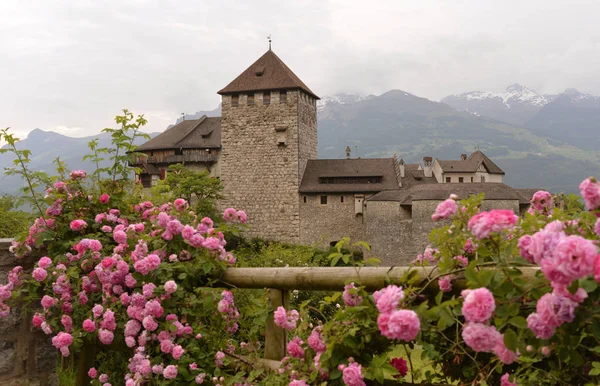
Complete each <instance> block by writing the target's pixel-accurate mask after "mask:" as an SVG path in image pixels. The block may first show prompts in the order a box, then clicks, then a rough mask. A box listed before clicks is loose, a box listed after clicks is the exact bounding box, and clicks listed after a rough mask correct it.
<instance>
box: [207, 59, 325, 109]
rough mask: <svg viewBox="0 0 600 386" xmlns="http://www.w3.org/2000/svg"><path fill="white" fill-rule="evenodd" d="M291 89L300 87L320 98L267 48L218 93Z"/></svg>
mask: <svg viewBox="0 0 600 386" xmlns="http://www.w3.org/2000/svg"><path fill="white" fill-rule="evenodd" d="M291 89H300V90H302V91H304V92H305V93H307V94H309V95H310V96H312V97H314V98H316V99H320V98H319V97H318V96H317V95H315V93H313V92H312V91H311V90H310V89H309V88H308V86H306V85H305V84H304V82H302V81H301V80H300V78H298V77H297V76H296V74H294V73H293V72H292V70H290V69H289V67H288V66H286V65H285V63H284V62H283V61H282V60H281V59H280V58H279V57H278V56H277V55H275V53H274V52H273V51H272V50H269V51H267V52H266V53H265V54H264V55H263V56H261V57H260V58H258V60H257V61H256V62H254V63H252V65H250V67H248V68H247V69H246V70H245V71H244V72H242V73H241V74H240V75H239V76H238V77H237V78H235V79H234V80H233V81H232V82H231V83H229V84H228V85H227V86H225V87H224V88H223V89H221V90H220V91H219V92H218V94H221V95H224V94H235V93H240V92H248V91H267V90H291Z"/></svg>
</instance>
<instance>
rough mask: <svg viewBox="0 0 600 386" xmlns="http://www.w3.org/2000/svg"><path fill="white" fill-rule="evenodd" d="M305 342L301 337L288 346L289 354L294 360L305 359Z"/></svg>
mask: <svg viewBox="0 0 600 386" xmlns="http://www.w3.org/2000/svg"><path fill="white" fill-rule="evenodd" d="M302 344H304V342H303V341H302V339H300V338H299V337H297V336H296V337H295V338H294V339H292V340H291V341H290V342H289V343H288V344H287V352H288V354H290V356H292V357H294V358H303V357H304V349H303V348H302Z"/></svg>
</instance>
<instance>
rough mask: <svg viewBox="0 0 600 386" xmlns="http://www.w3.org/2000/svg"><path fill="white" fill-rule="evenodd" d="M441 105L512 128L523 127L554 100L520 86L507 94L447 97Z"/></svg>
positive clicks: (494, 93)
mask: <svg viewBox="0 0 600 386" xmlns="http://www.w3.org/2000/svg"><path fill="white" fill-rule="evenodd" d="M441 102H443V103H446V104H447V105H449V106H451V107H453V108H455V109H456V110H458V111H467V112H470V113H473V114H475V115H483V116H486V117H489V118H492V119H496V120H498V121H501V122H506V123H510V124H512V125H523V124H524V123H525V122H527V121H528V120H529V119H531V118H533V117H534V116H535V115H536V114H537V113H538V111H540V109H541V108H542V107H544V106H545V105H547V104H548V103H549V102H550V99H549V98H548V97H546V96H543V95H540V94H538V93H536V92H535V91H533V90H531V89H529V88H527V87H525V86H522V85H520V84H512V85H510V86H508V87H507V88H506V90H505V91H504V92H499V93H497V92H491V91H469V92H465V93H462V94H459V95H450V96H447V97H445V98H443V99H442V100H441Z"/></svg>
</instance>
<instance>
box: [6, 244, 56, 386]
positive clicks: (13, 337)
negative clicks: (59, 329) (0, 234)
mask: <svg viewBox="0 0 600 386" xmlns="http://www.w3.org/2000/svg"><path fill="white" fill-rule="evenodd" d="M10 243H11V239H0V282H1V283H2V284H6V282H7V274H8V272H9V271H10V270H12V269H13V267H15V266H16V265H21V266H23V268H24V269H25V270H30V269H31V268H32V267H33V259H31V258H29V259H27V258H25V259H23V260H17V259H16V258H15V257H14V256H13V255H12V254H11V253H10V252H9V251H8V248H9V247H10ZM57 358H58V355H57V350H56V349H55V348H54V347H53V346H52V344H51V342H50V339H49V338H48V337H47V336H46V335H45V334H44V333H43V332H41V331H33V329H32V326H31V315H29V314H24V313H22V312H21V310H19V309H15V308H13V309H12V310H11V313H10V315H9V316H8V317H7V318H0V384H1V385H3V386H10V385H15V386H16V385H40V386H42V385H55V384H58V382H57V380H56V364H57Z"/></svg>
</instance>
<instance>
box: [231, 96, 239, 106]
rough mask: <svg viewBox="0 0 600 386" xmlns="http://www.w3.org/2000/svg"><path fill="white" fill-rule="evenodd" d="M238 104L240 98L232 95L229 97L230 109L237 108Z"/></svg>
mask: <svg viewBox="0 0 600 386" xmlns="http://www.w3.org/2000/svg"><path fill="white" fill-rule="evenodd" d="M239 103H240V96H239V95H238V94H234V95H232V96H231V107H238V105H239Z"/></svg>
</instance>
